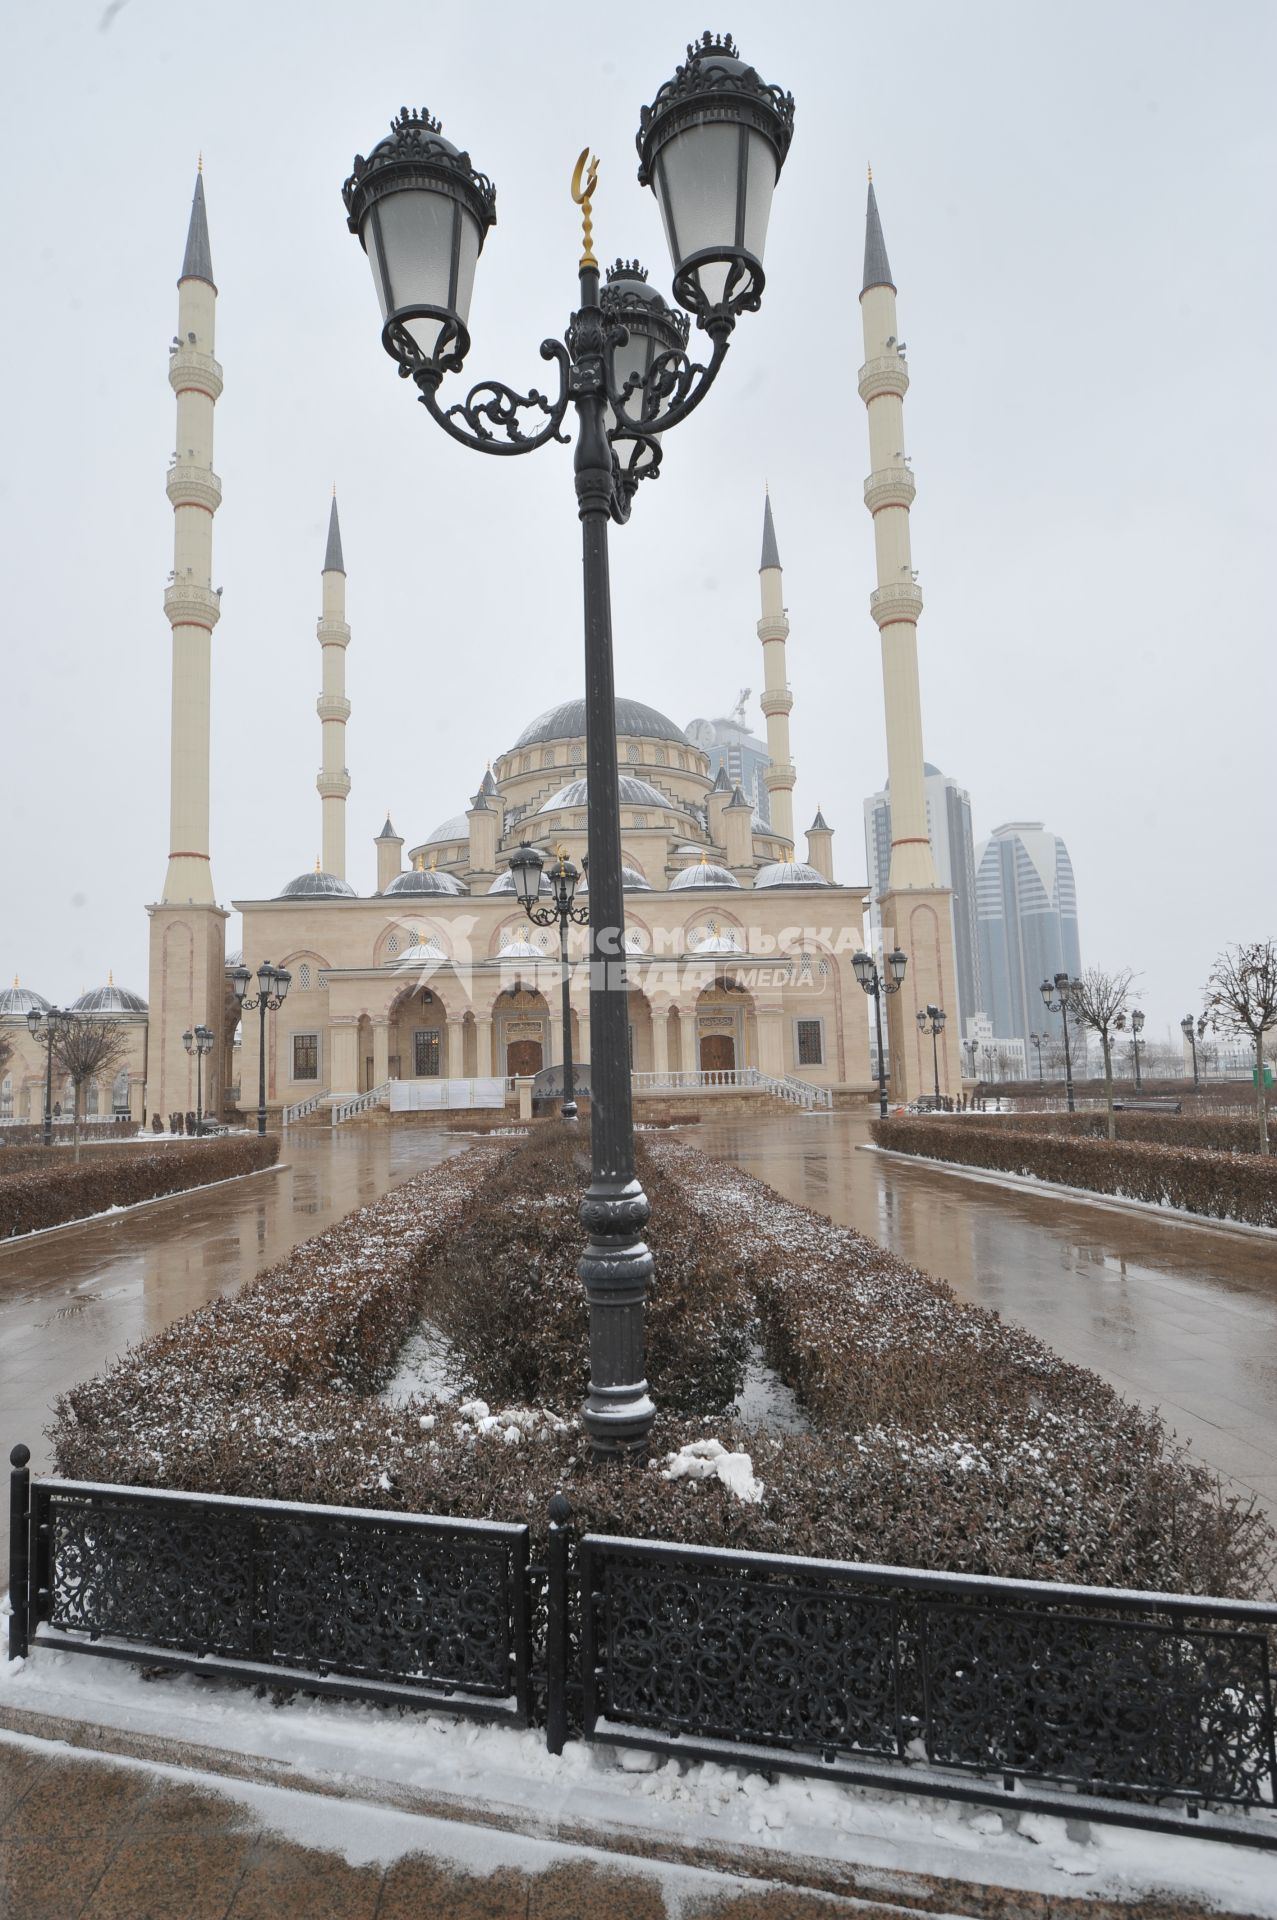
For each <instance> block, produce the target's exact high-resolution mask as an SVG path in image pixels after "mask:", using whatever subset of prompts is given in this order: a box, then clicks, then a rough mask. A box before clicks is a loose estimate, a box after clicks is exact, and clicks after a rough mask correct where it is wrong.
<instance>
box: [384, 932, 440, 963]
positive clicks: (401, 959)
mask: <svg viewBox="0 0 1277 1920" xmlns="http://www.w3.org/2000/svg"><path fill="white" fill-rule="evenodd" d="M447 958H448V956H447V954H446V953H445V952H444V950H443V948H442V947H441V946H440V945H439V943H438V941H437V940H432V939H431V938H430V936H429V934H425V935H423V937H422V938H421V939H420V940H418V941H417V942H416V943H415V944H414V945H413V946H411V947H405V948H404V950H403V952H402V953H392V954H390V955H388V956H387V959H386V965H387V966H389V967H424V966H426V965H437V964H438V963H439V962H440V961H441V960H446V959H447Z"/></svg>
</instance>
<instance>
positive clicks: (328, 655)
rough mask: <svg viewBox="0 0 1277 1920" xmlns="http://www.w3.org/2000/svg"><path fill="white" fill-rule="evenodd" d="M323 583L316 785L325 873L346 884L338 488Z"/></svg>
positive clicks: (344, 639)
mask: <svg viewBox="0 0 1277 1920" xmlns="http://www.w3.org/2000/svg"><path fill="white" fill-rule="evenodd" d="M322 580H323V602H322V607H323V610H322V612H321V613H320V616H319V625H318V627H317V628H316V629H315V632H316V636H317V638H318V640H319V644H320V647H321V648H322V650H323V662H324V667H323V690H322V692H321V693H320V696H319V698H318V700H317V701H316V702H315V711H316V713H317V714H318V715H319V721H320V733H321V736H322V740H323V758H322V760H321V762H320V769H319V773H318V775H317V777H316V780H315V785H316V787H317V788H318V789H319V798H320V802H321V805H322V807H323V814H324V827H323V856H322V857H323V863H324V872H325V873H331V874H332V875H333V876H334V877H335V878H336V879H338V880H344V879H345V878H346V795H347V794H348V793H349V792H350V775H349V773H347V771H346V722H347V720H348V719H349V718H350V702H349V700H347V698H346V648H347V647H348V646H349V645H350V628H349V627H348V626H347V625H346V567H345V562H344V561H343V560H342V557H341V527H340V525H339V524H338V520H337V489H336V487H334V488H333V504H332V511H331V512H330V514H329V516H328V546H327V549H326V551H325V553H324V571H323V575H322Z"/></svg>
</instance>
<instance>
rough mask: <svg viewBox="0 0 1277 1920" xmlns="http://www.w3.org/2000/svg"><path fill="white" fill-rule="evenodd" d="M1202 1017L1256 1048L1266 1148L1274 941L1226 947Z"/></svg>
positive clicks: (1275, 991) (1263, 1147)
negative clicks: (1243, 1037)
mask: <svg viewBox="0 0 1277 1920" xmlns="http://www.w3.org/2000/svg"><path fill="white" fill-rule="evenodd" d="M1206 1019H1207V1020H1208V1021H1209V1022H1210V1025H1211V1028H1212V1030H1213V1031H1214V1032H1218V1031H1219V1029H1220V1028H1221V1027H1222V1028H1223V1029H1224V1031H1225V1033H1245V1034H1249V1036H1250V1038H1251V1041H1252V1043H1253V1044H1254V1048H1255V1108H1256V1111H1257V1113H1258V1115H1259V1151H1260V1152H1261V1153H1267V1152H1268V1107H1267V1102H1266V1100H1265V1098H1264V1092H1265V1089H1264V1035H1265V1034H1266V1033H1268V1032H1269V1031H1271V1029H1272V1028H1274V1027H1277V941H1274V940H1251V941H1247V942H1243V943H1242V944H1240V945H1238V946H1235V947H1225V949H1224V951H1223V953H1221V954H1220V956H1219V958H1218V960H1216V962H1215V964H1214V966H1213V967H1212V968H1211V972H1210V978H1209V980H1208V981H1207V982H1206Z"/></svg>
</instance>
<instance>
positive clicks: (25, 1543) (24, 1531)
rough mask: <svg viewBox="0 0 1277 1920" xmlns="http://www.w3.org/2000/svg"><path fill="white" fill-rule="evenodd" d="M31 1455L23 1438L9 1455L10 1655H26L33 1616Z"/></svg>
mask: <svg viewBox="0 0 1277 1920" xmlns="http://www.w3.org/2000/svg"><path fill="white" fill-rule="evenodd" d="M30 1458H31V1449H30V1447H24V1446H23V1445H22V1442H21V1441H19V1442H18V1444H17V1446H16V1447H15V1448H14V1449H13V1452H12V1453H11V1454H10V1455H9V1465H10V1468H11V1472H10V1474H9V1605H10V1607H11V1608H12V1609H13V1611H12V1613H11V1614H10V1616H9V1658H10V1659H11V1660H22V1659H25V1657H26V1651H27V1634H28V1630H29V1623H30V1619H31V1469H30V1468H29V1467H28V1465H27V1462H28V1460H30Z"/></svg>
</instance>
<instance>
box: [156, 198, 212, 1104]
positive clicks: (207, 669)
mask: <svg viewBox="0 0 1277 1920" xmlns="http://www.w3.org/2000/svg"><path fill="white" fill-rule="evenodd" d="M216 303H217V288H216V286H215V285H214V284H213V257H212V252H211V250H210V248H209V244H208V217H207V215H206V213H205V210H204V175H203V169H202V167H201V170H200V171H199V172H198V173H197V174H196V177H195V197H194V199H193V201H192V203H191V218H190V225H189V227H188V228H187V234H186V252H185V254H184V255H183V258H182V271H181V274H180V276H179V278H178V282H177V338H176V339H175V340H174V342H173V345H172V347H171V348H170V350H169V370H168V377H169V385H170V386H171V387H172V389H173V392H174V394H175V396H176V399H177V439H176V442H175V445H174V451H173V459H172V462H171V464H170V466H169V470H168V497H169V499H170V500H171V501H172V503H173V572H172V575H171V577H170V581H169V586H168V589H167V591H166V592H165V595H164V611H165V613H166V614H167V615H168V619H169V624H170V626H171V627H172V630H173V705H172V720H171V736H170V743H169V744H170V753H171V770H170V777H169V858H168V872H167V873H166V875H165V878H164V893H163V897H162V899H161V900H160V902H159V904H158V905H157V906H153V907H148V908H147V913H148V914H149V916H150V922H151V926H150V996H149V997H150V1020H149V1023H148V1028H147V1043H146V1096H145V1099H146V1109H147V1112H148V1114H153V1113H162V1114H168V1113H170V1112H174V1111H179V1110H180V1111H181V1112H183V1113H185V1112H187V1111H189V1110H190V1109H191V1108H192V1107H193V1106H194V1105H195V1096H196V1074H195V1060H194V1059H193V1058H192V1057H191V1056H190V1055H189V1054H188V1053H187V1052H186V1050H185V1048H184V1046H183V1044H182V1034H183V1032H184V1031H185V1030H186V1029H187V1028H189V1027H195V1026H205V1027H208V1028H210V1029H211V1031H212V1033H213V1035H214V1044H213V1049H212V1051H211V1053H210V1054H209V1056H208V1061H207V1064H206V1067H205V1070H204V1086H203V1093H204V1107H205V1111H206V1112H208V1113H210V1114H213V1115H216V1116H220V1114H221V1110H222V1085H221V1081H222V1065H223V1062H224V1061H225V1059H226V1058H227V1053H228V1050H227V1048H226V1047H225V1046H224V1045H223V1039H224V1033H225V1023H226V919H227V915H226V912H225V909H224V908H222V907H219V906H218V905H217V904H216V895H215V893H214V891H213V875H212V869H211V867H210V864H209V728H210V680H211V670H212V651H213V628H214V627H215V626H216V625H217V621H218V616H219V615H220V613H221V592H220V589H219V590H218V591H216V592H215V591H214V589H213V584H212V579H213V573H212V568H213V515H214V514H215V513H216V512H217V509H218V507H219V506H220V505H221V501H222V483H221V481H220V480H219V479H218V477H217V475H216V474H215V473H214V471H213V408H214V406H215V404H216V402H217V398H218V395H219V394H220V393H221V391H222V369H221V368H220V367H219V366H218V364H217V361H216V360H215V358H214V357H213V320H214V309H215V307H216Z"/></svg>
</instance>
